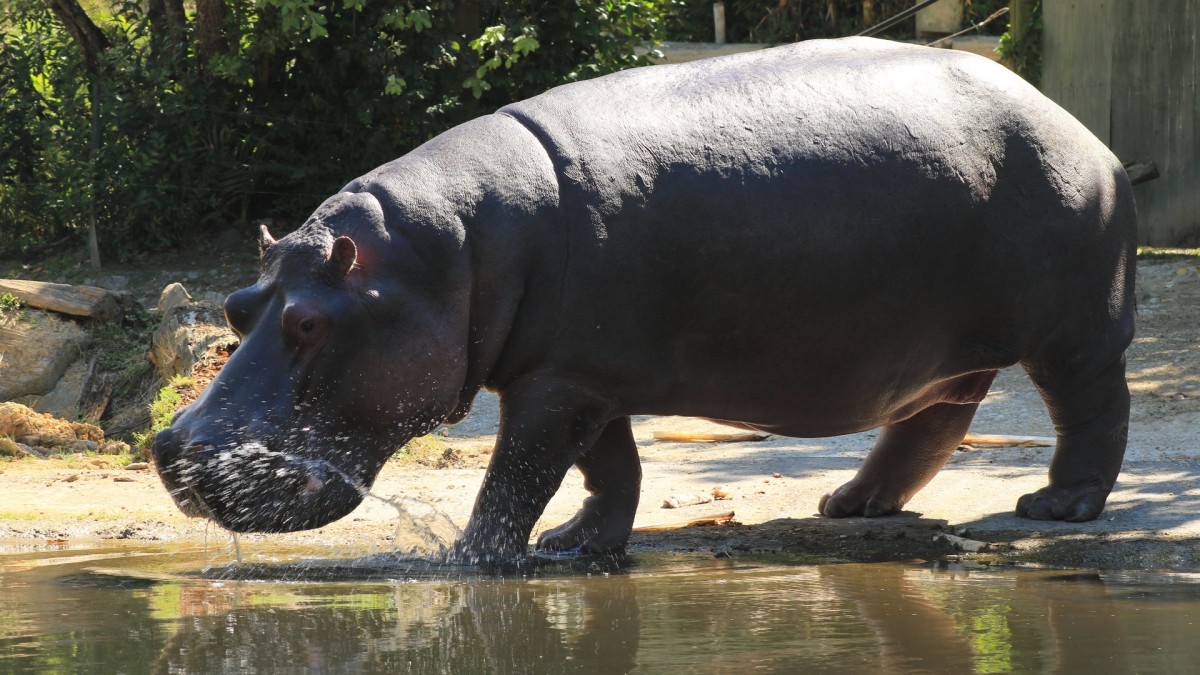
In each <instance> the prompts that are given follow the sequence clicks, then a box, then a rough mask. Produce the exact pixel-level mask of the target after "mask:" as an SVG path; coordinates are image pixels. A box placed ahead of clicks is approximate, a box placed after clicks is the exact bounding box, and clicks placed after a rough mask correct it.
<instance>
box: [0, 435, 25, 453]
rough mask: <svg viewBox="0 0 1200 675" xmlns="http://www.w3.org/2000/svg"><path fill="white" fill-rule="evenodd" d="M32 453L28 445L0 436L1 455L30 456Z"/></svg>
mask: <svg viewBox="0 0 1200 675" xmlns="http://www.w3.org/2000/svg"><path fill="white" fill-rule="evenodd" d="M32 454H33V451H32V450H30V449H29V446H28V445H25V444H24V443H18V442H16V441H14V440H13V439H11V438H4V437H3V436H0V457H28V456H30V455H32Z"/></svg>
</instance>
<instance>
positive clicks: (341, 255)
mask: <svg viewBox="0 0 1200 675" xmlns="http://www.w3.org/2000/svg"><path fill="white" fill-rule="evenodd" d="M357 261H358V247H357V246H355V245H354V240H353V239H351V238H350V237H338V238H337V239H334V240H333V249H331V250H330V251H329V267H330V270H331V271H332V272H333V274H334V276H335V277H337V278H338V279H345V278H346V275H347V274H350V270H352V269H354V267H355V263H356V262H357Z"/></svg>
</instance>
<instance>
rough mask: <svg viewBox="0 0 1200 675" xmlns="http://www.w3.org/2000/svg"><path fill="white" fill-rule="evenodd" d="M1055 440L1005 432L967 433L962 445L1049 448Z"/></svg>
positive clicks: (1047, 437)
mask: <svg viewBox="0 0 1200 675" xmlns="http://www.w3.org/2000/svg"><path fill="white" fill-rule="evenodd" d="M1055 442H1056V440H1055V439H1054V438H1051V437H1050V436H1008V435H1005V434H967V435H966V436H963V439H962V445H970V446H974V447H1019V448H1051V447H1054V444H1055Z"/></svg>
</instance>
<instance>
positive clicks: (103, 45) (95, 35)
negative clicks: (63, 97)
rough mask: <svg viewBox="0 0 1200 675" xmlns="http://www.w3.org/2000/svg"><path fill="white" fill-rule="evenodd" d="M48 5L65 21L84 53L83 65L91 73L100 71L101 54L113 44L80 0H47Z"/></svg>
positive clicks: (55, 14)
mask: <svg viewBox="0 0 1200 675" xmlns="http://www.w3.org/2000/svg"><path fill="white" fill-rule="evenodd" d="M45 3H46V6H47V7H49V8H50V11H52V12H54V16H56V17H58V20H59V21H61V22H62V23H63V25H64V26H66V28H67V32H68V33H70V34H71V38H72V39H74V40H75V44H76V45H78V46H79V51H80V52H81V53H82V54H83V65H84V67H85V68H87V71H88V72H89V73H91V74H93V75H94V74H96V73H97V72H99V71H100V54H102V53H103V52H104V50H106V49H108V48H109V47H110V46H111V45H110V43H109V41H108V38H106V37H104V33H103V32H101V31H100V28H99V27H98V26H96V23H95V22H94V21H92V19H91V17H89V16H88V15H87V12H85V11H84V10H83V7H80V6H79V2H78V0H45Z"/></svg>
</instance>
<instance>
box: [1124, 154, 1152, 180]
mask: <svg viewBox="0 0 1200 675" xmlns="http://www.w3.org/2000/svg"><path fill="white" fill-rule="evenodd" d="M1124 166H1125V173H1126V174H1128V175H1129V183H1130V185H1138V184H1139V183H1146V182H1148V181H1152V180H1154V179H1155V178H1158V176H1159V173H1158V164H1156V163H1155V161H1154V160H1152V159H1135V160H1133V161H1131V162H1125V165H1124Z"/></svg>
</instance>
